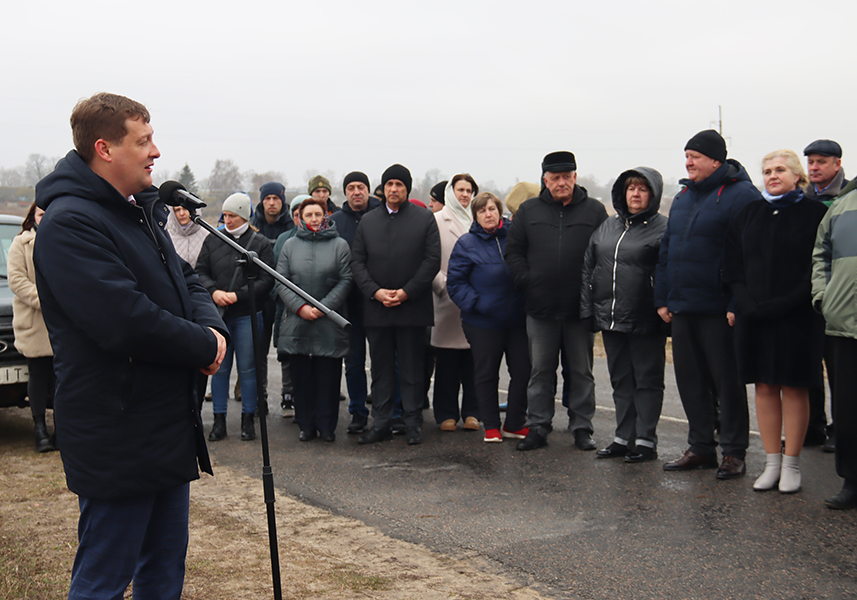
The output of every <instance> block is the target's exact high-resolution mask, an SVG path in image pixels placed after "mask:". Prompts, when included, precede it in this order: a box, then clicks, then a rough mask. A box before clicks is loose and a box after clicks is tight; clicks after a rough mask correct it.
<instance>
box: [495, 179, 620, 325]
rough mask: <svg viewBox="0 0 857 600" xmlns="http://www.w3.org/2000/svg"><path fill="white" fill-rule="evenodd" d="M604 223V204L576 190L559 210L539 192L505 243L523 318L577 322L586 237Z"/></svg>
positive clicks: (516, 220)
mask: <svg viewBox="0 0 857 600" xmlns="http://www.w3.org/2000/svg"><path fill="white" fill-rule="evenodd" d="M606 218H607V211H606V210H605V209H604V205H603V204H601V202H599V201H598V200H594V199H592V198H590V197H589V195H588V194H587V193H586V189H584V188H582V187H580V186H579V185H578V186H575V188H574V197H573V200H572V202H571V203H570V204H569V205H568V206H563V205H562V203H561V202H557V201H556V200H554V199H553V196H551V193H550V192H549V191H548V190H547V189H543V190H542V192H541V194H540V195H539V196H537V197H536V198H530V199H529V200H527V201H526V202H524V203H523V204H522V205H521V207H520V208H519V209H518V212H516V213H515V218H514V219H513V220H512V226H511V227H510V228H509V237H508V239H507V241H506V261H507V262H508V263H509V266H510V267H511V268H512V274H513V275H514V277H515V284H516V285H517V286H518V287H519V288H520V289H522V290H525V291H526V294H527V314H528V315H530V316H531V317H534V318H536V319H557V320H566V319H574V320H576V319H579V318H580V275H581V270H582V269H583V255H584V254H585V253H586V248H587V246H588V245H589V238H590V237H591V236H592V232H594V231H595V230H596V229H597V228H598V226H599V225H601V223H602V222H603V221H604V219H606Z"/></svg>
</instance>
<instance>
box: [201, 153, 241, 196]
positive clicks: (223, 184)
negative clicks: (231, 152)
mask: <svg viewBox="0 0 857 600" xmlns="http://www.w3.org/2000/svg"><path fill="white" fill-rule="evenodd" d="M242 182H243V178H242V177H241V169H239V168H238V165H236V164H235V161H233V160H232V159H218V160H216V161H215V162H214V168H213V169H212V170H211V175H209V177H208V179H207V180H206V181H205V182H204V184H203V187H204V188H205V189H207V190H208V192H209V194H211V195H212V196H213V197H214V199H215V200H216V201H220V200H225V199H226V198H227V197H228V196H229V195H230V194H232V193H234V192H238V191H242Z"/></svg>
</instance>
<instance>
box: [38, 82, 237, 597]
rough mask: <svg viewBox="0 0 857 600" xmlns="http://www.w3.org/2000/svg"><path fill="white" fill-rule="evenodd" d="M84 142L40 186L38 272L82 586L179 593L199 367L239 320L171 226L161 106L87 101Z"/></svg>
mask: <svg viewBox="0 0 857 600" xmlns="http://www.w3.org/2000/svg"><path fill="white" fill-rule="evenodd" d="M71 128H72V134H73V137H74V145H75V150H72V151H71V152H69V153H68V154H67V155H66V157H65V158H63V159H62V160H60V161H59V163H58V164H57V167H56V170H55V171H54V172H53V173H51V174H50V175H48V176H47V177H45V178H44V179H43V180H42V181H40V182H39V183H38V185H37V186H36V204H37V205H38V206H39V207H40V208H43V209H44V210H45V211H46V212H45V216H44V217H43V219H42V222H41V224H40V225H39V239H38V242H37V243H36V246H35V251H34V260H35V267H36V285H37V287H38V290H39V298H40V300H41V304H42V311H43V313H44V317H45V323H46V324H47V327H48V332H49V334H50V339H51V345H52V347H53V350H54V356H55V358H54V368H55V369H56V375H57V391H56V396H55V401H54V405H55V413H56V424H57V438H58V442H59V444H60V447H61V448H62V460H63V467H64V468H65V473H66V480H67V482H68V487H69V489H70V490H71V491H73V492H74V493H76V494H77V495H78V496H79V498H80V522H79V526H78V537H79V542H80V545H79V546H78V550H77V556H76V557H75V560H74V566H73V567H72V579H71V589H70V591H69V596H68V597H69V598H70V599H71V600H76V599H82V598H104V599H114V598H115V599H121V598H122V597H123V594H124V591H125V589H126V588H127V586H128V584H129V583H130V582H131V580H132V579H133V581H134V598H135V599H137V600H146V599H154V598H157V599H159V600H165V599H168V598H170V599H175V600H178V599H179V598H180V597H181V592H182V586H183V583H184V563H185V555H186V553H187V541H188V502H189V497H188V496H189V482H190V481H191V480H193V479H197V478H198V477H199V472H198V470H197V463H198V464H199V466H200V467H201V468H202V469H203V470H205V471H207V472H209V473H210V472H211V463H210V462H209V460H208V452H207V450H206V447H205V441H204V437H203V434H202V424H201V422H200V418H199V412H198V410H197V403H196V398H195V391H194V390H195V381H196V372H197V371H198V370H201V371H202V372H203V373H206V374H209V375H210V374H213V373H214V372H215V371H217V368H218V366H219V365H220V362H221V361H222V360H223V355H224V353H225V351H226V340H225V338H224V335H225V331H226V328H225V326H224V325H223V322H222V321H221V320H220V317H219V316H218V314H217V310H216V309H215V307H214V304H213V303H212V301H211V296H210V295H209V294H208V292H207V291H206V290H205V289H204V288H203V287H202V286H201V285H200V284H199V281H198V280H197V278H196V275H195V274H194V272H193V270H192V269H191V268H190V266H189V265H188V264H187V263H185V262H184V261H183V260H181V259H180V258H179V257H178V255H177V254H176V253H175V250H174V249H173V245H172V242H171V241H170V237H169V236H168V235H167V234H166V232H165V230H164V225H165V224H166V221H167V214H168V212H167V208H166V206H164V204H162V203H161V202H160V201H158V200H157V191H156V190H155V188H153V187H152V174H151V173H152V166H153V165H154V161H155V159H156V158H158V157H159V156H160V152H159V151H158V148H157V146H155V143H154V141H153V140H152V126H151V125H150V124H149V111H148V110H147V109H146V107H145V106H143V105H142V104H140V103H138V102H135V101H133V100H131V99H129V98H125V97H123V96H117V95H114V94H104V93H101V94H96V95H95V96H93V97H91V98H89V99H86V100H82V101H80V102H79V103H78V104H77V106H75V108H74V111H73V112H72V115H71Z"/></svg>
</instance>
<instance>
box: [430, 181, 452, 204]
mask: <svg viewBox="0 0 857 600" xmlns="http://www.w3.org/2000/svg"><path fill="white" fill-rule="evenodd" d="M447 183H449V181H441V182H440V183H436V184H435V185H434V187H433V188H432V189H431V192H429V195H430V196H431V197H432V200H434V201H435V202H440V203H441V204H446V202H444V200H445V198H444V192H445V190H446V184H447Z"/></svg>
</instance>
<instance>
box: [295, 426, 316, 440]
mask: <svg viewBox="0 0 857 600" xmlns="http://www.w3.org/2000/svg"><path fill="white" fill-rule="evenodd" d="M316 437H318V434H317V433H316V430H315V429H301V434H300V435H299V436H298V439H299V440H300V441H302V442H311V441H313V440H314V439H315V438H316Z"/></svg>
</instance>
